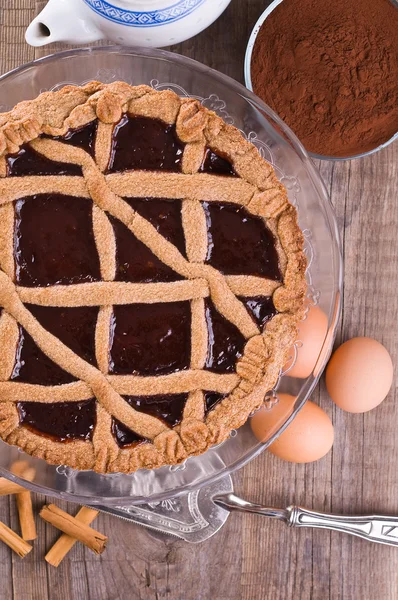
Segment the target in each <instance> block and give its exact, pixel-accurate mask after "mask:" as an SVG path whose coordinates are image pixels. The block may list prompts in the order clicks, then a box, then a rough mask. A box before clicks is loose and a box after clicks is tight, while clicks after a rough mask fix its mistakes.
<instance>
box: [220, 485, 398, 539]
mask: <svg viewBox="0 0 398 600" xmlns="http://www.w3.org/2000/svg"><path fill="white" fill-rule="evenodd" d="M213 502H214V503H215V504H217V505H218V506H220V507H222V508H224V509H226V510H228V511H234V510H237V511H241V512H246V513H254V514H257V515H263V516H264V517H271V518H274V519H279V520H280V521H284V522H285V523H286V525H288V526H289V527H315V528H317V529H331V530H332V531H342V532H344V533H351V534H352V535H356V536H358V537H362V538H364V539H365V540H369V541H370V542H377V543H379V544H388V545H390V546H398V517H389V516H384V515H368V516H365V515H364V516H355V515H354V516H345V515H333V514H328V513H324V512H317V511H315V510H308V509H307V508H302V507H301V506H288V507H287V508H284V509H283V508H268V507H266V506H262V505H261V504H253V503H252V502H248V501H247V500H243V498H239V496H236V495H235V494H233V493H229V494H220V495H217V496H214V497H213Z"/></svg>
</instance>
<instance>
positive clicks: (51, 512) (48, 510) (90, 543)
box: [40, 504, 108, 554]
mask: <svg viewBox="0 0 398 600" xmlns="http://www.w3.org/2000/svg"><path fill="white" fill-rule="evenodd" d="M40 516H41V518H42V519H44V520H45V521H47V523H51V525H54V527H57V529H60V530H61V531H63V532H64V533H66V534H68V535H69V536H70V537H73V538H75V539H77V540H79V542H82V544H84V545H85V546H87V548H90V550H92V551H93V552H95V553H96V554H102V552H103V551H104V550H105V546H106V543H107V541H108V538H107V537H106V536H105V535H103V534H102V533H100V532H99V531H96V530H95V529H92V528H91V527H89V526H88V525H86V524H85V523H81V522H79V521H78V520H77V519H76V518H75V517H72V516H71V515H69V514H68V513H67V512H65V511H64V510H61V509H60V508H58V506H55V504H49V505H48V506H43V508H42V509H41V511H40Z"/></svg>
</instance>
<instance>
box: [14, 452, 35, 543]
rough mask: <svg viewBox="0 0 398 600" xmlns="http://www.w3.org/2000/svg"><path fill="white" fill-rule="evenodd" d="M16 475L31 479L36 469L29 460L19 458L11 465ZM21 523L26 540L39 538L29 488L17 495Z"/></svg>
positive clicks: (23, 536)
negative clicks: (31, 466)
mask: <svg viewBox="0 0 398 600" xmlns="http://www.w3.org/2000/svg"><path fill="white" fill-rule="evenodd" d="M11 472H12V473H14V475H19V476H20V477H24V478H25V479H26V480H28V481H31V480H32V479H33V478H34V476H35V470H34V469H32V468H30V467H29V464H28V462H27V461H24V460H19V461H17V462H15V463H14V464H13V465H12V466H11ZM16 501H17V509H18V515H19V524H20V526H21V533H22V538H23V539H24V540H35V539H36V538H37V531H36V524H35V519H34V515H33V506H32V496H31V494H30V492H29V490H25V489H24V490H23V491H22V492H18V493H17V495H16Z"/></svg>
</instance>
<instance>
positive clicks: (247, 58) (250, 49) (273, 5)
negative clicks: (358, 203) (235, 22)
mask: <svg viewBox="0 0 398 600" xmlns="http://www.w3.org/2000/svg"><path fill="white" fill-rule="evenodd" d="M281 2H283V0H274V2H272V3H271V4H270V5H269V6H268V8H266V9H265V11H264V12H263V14H262V15H261V16H260V18H259V19H258V21H257V23H256V24H255V26H254V28H253V31H252V32H251V35H250V38H249V42H248V44H247V49H246V55H245V84H246V87H247V89H249V90H250V91H251V92H253V84H252V78H251V63H252V54H253V48H254V45H255V43H256V39H257V36H258V32H259V31H260V29H261V27H262V26H263V24H264V23H265V21H266V19H267V18H268V17H269V15H270V14H271V13H272V12H273V11H274V10H275V8H276V7H277V6H279V4H281ZM392 2H393V3H395V4H396V5H397V7H398V0H392ZM395 140H398V131H397V133H395V134H394V135H393V136H392V138H390V139H389V140H387V142H384V144H380V146H377V148H373V150H369V151H368V152H362V153H361V154H352V155H350V156H326V155H323V154H316V153H315V152H308V154H309V155H310V156H312V158H320V159H322V160H335V161H342V160H352V159H354V158H363V157H365V156H370V155H371V154H375V152H379V150H382V149H383V148H386V147H387V146H389V145H390V144H391V143H392V142H394V141H395Z"/></svg>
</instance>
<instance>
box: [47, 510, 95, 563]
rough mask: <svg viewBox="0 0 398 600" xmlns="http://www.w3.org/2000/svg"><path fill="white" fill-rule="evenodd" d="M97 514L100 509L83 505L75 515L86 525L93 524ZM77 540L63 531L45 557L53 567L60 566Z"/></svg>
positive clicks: (77, 519)
mask: <svg viewBox="0 0 398 600" xmlns="http://www.w3.org/2000/svg"><path fill="white" fill-rule="evenodd" d="M97 515H98V510H94V509H93V508H88V507H87V506H83V507H82V508H81V509H80V510H79V512H78V513H77V515H76V516H75V519H76V521H79V523H84V525H91V523H92V522H93V521H94V519H95V518H96V517H97ZM76 542H77V539H76V538H74V537H71V536H70V535H68V534H67V533H63V534H62V535H61V537H60V538H59V539H58V540H57V541H56V542H55V544H54V546H53V547H52V548H51V549H50V550H49V551H48V552H47V554H46V556H45V557H44V558H45V559H46V561H47V562H48V563H49V564H50V565H52V566H53V567H58V566H59V565H60V564H61V562H62V561H63V559H64V558H65V556H66V555H67V554H68V552H69V551H70V550H71V549H72V548H73V546H74V545H75V544H76Z"/></svg>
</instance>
